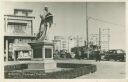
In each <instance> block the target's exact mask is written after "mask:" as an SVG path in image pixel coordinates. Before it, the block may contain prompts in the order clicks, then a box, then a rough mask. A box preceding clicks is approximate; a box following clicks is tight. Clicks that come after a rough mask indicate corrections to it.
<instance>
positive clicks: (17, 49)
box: [4, 9, 35, 61]
mask: <svg viewBox="0 0 128 82" xmlns="http://www.w3.org/2000/svg"><path fill="white" fill-rule="evenodd" d="M30 13H32V10H29V9H14V14H13V15H4V22H5V25H4V31H5V32H4V54H5V57H4V58H5V60H6V61H8V60H14V61H15V60H22V59H30V58H31V47H30V46H29V45H28V43H29V42H31V41H32V40H33V39H34V38H35V36H34V35H33V20H34V19H35V17H33V16H29V14H30Z"/></svg>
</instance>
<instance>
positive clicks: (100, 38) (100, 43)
mask: <svg viewBox="0 0 128 82" xmlns="http://www.w3.org/2000/svg"><path fill="white" fill-rule="evenodd" d="M99 47H100V48H99V49H101V28H99Z"/></svg>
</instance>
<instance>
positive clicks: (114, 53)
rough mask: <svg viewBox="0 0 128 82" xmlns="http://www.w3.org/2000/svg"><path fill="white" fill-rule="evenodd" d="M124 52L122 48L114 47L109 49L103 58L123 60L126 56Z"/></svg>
mask: <svg viewBox="0 0 128 82" xmlns="http://www.w3.org/2000/svg"><path fill="white" fill-rule="evenodd" d="M125 56H126V53H125V51H124V50H122V49H114V50H109V51H107V52H106V54H105V57H104V59H105V60H107V61H109V60H115V61H125V60H126V58H125Z"/></svg>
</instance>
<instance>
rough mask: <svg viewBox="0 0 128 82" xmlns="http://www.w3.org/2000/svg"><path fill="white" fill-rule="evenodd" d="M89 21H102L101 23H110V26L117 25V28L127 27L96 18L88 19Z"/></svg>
mask: <svg viewBox="0 0 128 82" xmlns="http://www.w3.org/2000/svg"><path fill="white" fill-rule="evenodd" d="M88 19H92V20H96V21H100V22H104V23H108V24H112V25H116V26H121V27H122V26H123V27H125V25H121V24H117V23H112V22H109V21H105V20H101V19H98V18H94V17H88Z"/></svg>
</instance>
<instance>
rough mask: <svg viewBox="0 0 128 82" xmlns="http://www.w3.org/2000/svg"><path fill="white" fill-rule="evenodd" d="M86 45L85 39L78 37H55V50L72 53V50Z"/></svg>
mask: <svg viewBox="0 0 128 82" xmlns="http://www.w3.org/2000/svg"><path fill="white" fill-rule="evenodd" d="M83 45H84V39H83V38H82V37H78V36H69V37H67V38H66V37H64V36H55V37H54V50H58V51H60V50H66V51H68V52H71V48H73V47H79V46H83Z"/></svg>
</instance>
